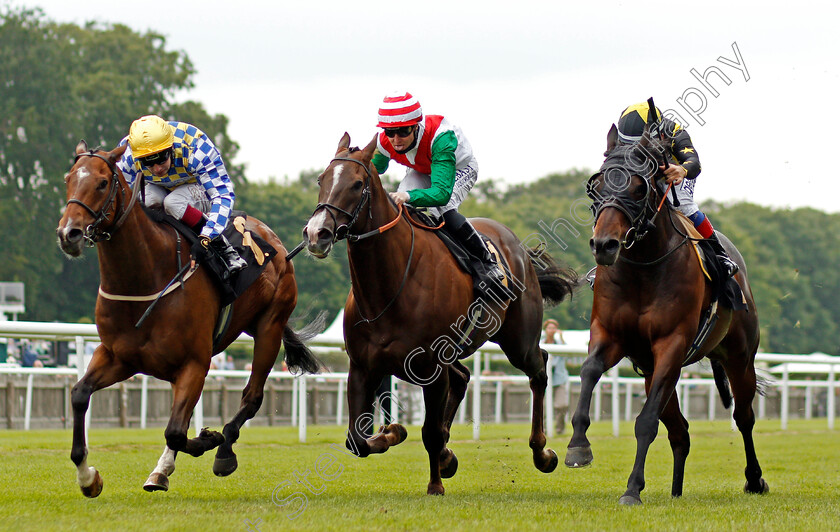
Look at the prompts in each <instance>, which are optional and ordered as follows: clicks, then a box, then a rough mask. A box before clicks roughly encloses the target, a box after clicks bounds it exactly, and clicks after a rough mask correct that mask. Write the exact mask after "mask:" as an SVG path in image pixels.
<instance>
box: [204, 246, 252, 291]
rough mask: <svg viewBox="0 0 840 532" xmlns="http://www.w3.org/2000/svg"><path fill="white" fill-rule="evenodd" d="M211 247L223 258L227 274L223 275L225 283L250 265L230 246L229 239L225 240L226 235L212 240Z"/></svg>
mask: <svg viewBox="0 0 840 532" xmlns="http://www.w3.org/2000/svg"><path fill="white" fill-rule="evenodd" d="M210 246H211V247H212V248H213V250H214V251H215V252H216V253H217V254H218V255H219V257H221V258H222V262H223V263H224V265H225V268H226V272H225V274H224V275H223V278H222V280H223V281H227V280H228V279H230V278H231V277H232V276H233V274H235V273H236V272H238V271H239V270H241V269H243V268H244V267H245V266H247V265H248V263H247V262H245V260H244V259H243V258H242V257H240V256H239V253H237V252H236V250H235V249H233V246H231V245H230V242H228V239H227V238H225V235H219V236H217V237H216V238H214V239H213V240H211V241H210Z"/></svg>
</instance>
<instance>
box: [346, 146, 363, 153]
mask: <svg viewBox="0 0 840 532" xmlns="http://www.w3.org/2000/svg"><path fill="white" fill-rule="evenodd" d="M348 150H349V153H356V152H357V151H362V149H361V148H359V147H358V146H351V147H350V148H348Z"/></svg>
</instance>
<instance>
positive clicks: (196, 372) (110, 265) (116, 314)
mask: <svg viewBox="0 0 840 532" xmlns="http://www.w3.org/2000/svg"><path fill="white" fill-rule="evenodd" d="M123 152H125V147H120V148H116V149H114V150H113V151H110V152H105V151H94V150H90V151H88V148H87V145H86V144H85V143H84V141H82V142H80V143H79V145H78V146H77V147H76V162H75V164H74V165H73V167H72V168H71V169H70V171H69V172H68V173H67V175H66V176H65V183H66V188H67V205H66V208H65V211H64V214H63V216H62V217H61V221H60V222H59V224H58V229H57V233H58V240H59V246H60V247H61V250H62V251H63V252H64V253H65V254H67V255H68V256H70V257H78V256H80V255H81V253H82V250H83V248H84V245H85V243H86V242H88V243H90V244H91V245H92V244H93V242H96V243H97V244H98V245H97V252H98V256H99V272H100V294H99V297H98V298H97V301H96V326H97V330H98V332H99V336H100V339H101V340H102V343H101V345H100V346H99V347H97V348H96V351H94V353H93V359H92V360H91V362H90V365H89V366H88V368H87V372H86V373H85V375H84V376H83V377H82V379H81V380H80V381H79V382H78V383H77V384H76V385H75V386H74V387H73V390H72V395H71V401H72V405H73V449H72V452H71V453H70V457H71V459H72V460H73V463H75V464H76V467H77V469H78V482H79V486H80V487H81V489H82V493H84V494H85V495H86V496H88V497H96V496H97V495H99V493H100V492H101V491H102V477H101V476H100V474H99V472H98V471H97V470H96V469H95V468H93V467H89V466H88V464H87V454H88V451H87V444H86V442H85V413H86V412H87V409H88V405H89V403H90V396H91V394H93V392H95V391H97V390H101V389H102V388H106V387H108V386H111V385H112V384H115V383H117V382H120V381H123V380H125V379H127V378H129V377H131V376H133V375H135V374H137V373H145V374H146V375H151V376H153V377H156V378H158V379H162V380H165V381H169V382H171V383H172V388H173V394H172V395H173V397H172V413H171V417H170V419H169V424H168V425H167V427H166V431H165V432H164V435H165V437H166V449H165V450H164V453H163V455H162V456H161V458H160V461H159V462H158V465H157V467H156V468H155V470H154V471H153V472H152V473H151V475H150V476H149V478H148V480H147V481H146V484H145V486H144V488H145V489H146V490H147V491H155V490H166V489H168V486H169V480H168V477H169V475H171V474H172V472H173V471H174V470H175V456H176V454H177V453H178V451H183V452H186V453H187V454H190V455H192V456H200V455H202V454H203V453H204V452H206V451H209V450H211V449H213V448H216V447H218V451H217V453H216V459H215V461H214V464H213V471H214V472H215V473H216V474H217V475H220V476H224V475H229V474H231V473H233V471H234V470H235V469H236V467H237V461H236V455H235V453H234V452H233V444H234V443H235V442H236V440H237V439H238V437H239V430H240V428H241V427H242V425H243V424H244V423H245V421H247V420H248V419H251V418H252V417H253V416H254V415H255V414H256V412H257V410H258V409H259V407H260V404H261V403H262V399H263V386H264V384H265V381H266V378H267V376H268V373H269V372H270V371H271V368H272V366H273V365H274V362H275V360H276V359H277V355H278V352H279V350H280V345H281V342H282V343H285V347H286V361H287V363H288V365H289V367H290V368H296V369H298V368H299V369H302V370H305V371H309V372H313V371H316V370H317V369H318V362H317V360H316V359H315V358H314V356H313V355H312V353H311V352H310V351H309V349H308V348H307V347H306V345H305V344H304V343H303V341H304V339H306V338H308V337H309V336H310V335H311V333H312V331H309V330H305V331H301V332H299V333H296V332H295V331H293V330H292V329H291V327H289V326H288V324H287V322H288V320H289V316H290V315H291V313H292V310H293V309H294V308H295V303H296V302H297V286H296V284H295V275H294V268H293V267H292V264H291V263H290V262H286V259H285V257H286V251H285V249H284V248H283V244H282V243H281V242H280V239H278V238H277V236H276V235H275V234H274V233H273V232H272V231H271V230H270V229H269V228H268V227H267V226H266V225H265V224H263V223H262V222H260V221H258V220H256V219H254V218H250V217H249V218H248V219H247V222H246V227H245V229H246V230H247V231H251V232H253V233H254V234H258V235H259V236H260V237H262V238H263V239H264V240H265V241H266V242H268V243H269V244H271V245H272V246H273V247H274V248H275V249H277V250H278V251H279V252H278V253H277V255H275V256H274V257H273V259H272V260H271V261H270V262H269V264H268V265H267V266H266V268H265V269H264V270H263V272H262V274H261V276H260V277H259V278H258V279H257V280H256V281H255V282H254V284H253V285H251V286H250V288H248V290H247V291H246V292H245V293H243V294H242V296H241V297H240V298H239V299H237V300H236V302H235V303H234V305H233V311H232V318H231V320H230V325H229V327H228V329H227V331H226V333H225V334H224V336H223V337H222V339H221V340H220V341H219V342H218V345H217V346H216V349H215V351H216V352H220V351H221V350H223V349H224V348H225V347H227V346H228V345H230V343H231V342H233V340H235V339H236V338H237V337H238V336H239V334H240V333H241V332H243V331H244V332H247V333H248V334H250V335H251V336H253V337H254V361H253V369H252V370H251V377H250V379H249V380H248V383H247V384H246V385H245V389H244V390H243V392H242V401H241V404H240V409H239V411H238V412H237V414H236V415H235V416H234V417H233V419H232V420H231V421H230V422H229V423H228V424H226V425H225V427H224V429H223V431H222V432H223V434H220V433H218V432H216V431H209V430H206V429H204V430H202V431H201V434H200V435H199V436H198V437H196V438H192V439H188V437H187V430H188V428H189V423H190V417H191V416H192V412H193V408H194V407H195V405H196V403H197V401H198V399H199V396H200V395H201V391H202V389H203V387H204V378H205V376H206V375H207V371H208V369H209V367H210V358H211V357H212V356H213V353H214V349H213V331H214V327H215V326H216V319H217V316H218V314H219V311H220V298H219V296H218V294H217V289H216V288H215V287H214V285H213V281H212V280H211V278H210V277H209V275H208V274H207V273H206V271H205V268H203V267H198V268H197V269H194V270H191V272H192V273H193V275H191V276H190V277H189V278H188V279H186V280H185V281H184V283H183V284H182V285H181V286H180V287H178V288H176V289H175V290H174V291H172V292H171V293H168V294H167V295H164V296H163V297H161V298H160V300H159V301H158V304H157V306H156V307H155V308H154V310H153V311H152V312H151V313H150V314H149V315H148V318H147V319H146V320H145V321H144V322H143V324H142V325H141V326H140V327H139V328H135V323H137V321H138V319H139V318H140V317H141V315H143V313H144V312H145V310H146V309H147V307H148V306H149V304H150V303H151V301H150V297H149V296H147V295H149V294H156V293H160V291H161V290H162V289H163V288H164V287H165V286H167V283H168V282H169V281H170V280H172V279H173V278H174V277H175V275H176V273H177V272H178V270H179V265H180V263H181V262H182V261H183V262H184V263H185V264H187V263H189V261H190V256H189V246H188V245H186V244H185V243H184V242H183V239H182V238H181V237H176V234H175V230H174V229H173V228H172V227H170V226H167V225H163V224H158V223H155V222H153V221H152V220H151V219H150V218H149V217H148V216H147V215H146V213H145V212H144V211H143V209H141V208H140V207H135V208H132V207H134V206H135V202H134V199H136V195H132V190H131V189H130V188H129V186H128V184H127V183H126V181H125V178H124V177H123V175H122V172H120V170H119V168H118V167H117V166H116V162H117V161H118V160H119V158H120V157H121V156H122V154H123ZM135 193H136V191H135ZM130 198H131V199H130ZM316 326H317V325H316Z"/></svg>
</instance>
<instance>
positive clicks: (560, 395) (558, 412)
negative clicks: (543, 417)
mask: <svg viewBox="0 0 840 532" xmlns="http://www.w3.org/2000/svg"><path fill="white" fill-rule="evenodd" d="M543 330H544V331H545V340H543V343H546V344H565V343H566V342H565V340H563V331H561V330H560V324H559V323H557V321H556V320H552V319H548V320H545V323H543ZM552 360H553V364H554V367H553V368H552V371H553V373H552V376H551V382H552V385H553V386H554V415H555V423H554V430H555V432H556V433H557V434H563V433H564V432H565V431H566V413H567V412H568V411H569V399H568V395H569V370H568V369H566V357H563V356H554V357H552Z"/></svg>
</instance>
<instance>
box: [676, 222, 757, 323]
mask: <svg viewBox="0 0 840 532" xmlns="http://www.w3.org/2000/svg"><path fill="white" fill-rule="evenodd" d="M672 214H673V215H674V216H676V218H677V220H678V221H679V222H680V224H681V225H682V229H683V231H685V234H687V235H688V236H690V237H691V238H692V239H699V240H692V241H691V244H692V247H693V249H694V253H695V255H696V256H697V261H698V262H699V264H700V269H701V270H703V275H704V276H705V277H706V279H708V280H709V282H710V283H711V285H712V301H716V300H717V301H720V304H721V305H723V306H724V307H727V308H731V309H732V310H745V309H746V308H747V300H746V298H744V294H743V292H742V291H741V286H740V285H739V284H738V282H737V281H736V280H735V279H734V278H732V277H729V278H726V277H725V276H726V273H725V272H724V270H723V268H721V266H720V265H719V264H718V260H717V256H716V255H715V252H714V250H713V249H712V246H711V244H709V243H708V242H707V241H706V240H705V239H704V238H703V236H702V235H701V234H700V233H699V232H698V231H697V229H696V228H695V227H694V224H693V223H692V222H691V220H689V219H688V217H687V216H685V215H684V214H682V213H681V212H679V211H673V212H672ZM723 279H726V281H725V282H721V281H722V280H723Z"/></svg>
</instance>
